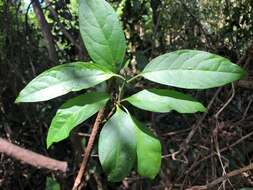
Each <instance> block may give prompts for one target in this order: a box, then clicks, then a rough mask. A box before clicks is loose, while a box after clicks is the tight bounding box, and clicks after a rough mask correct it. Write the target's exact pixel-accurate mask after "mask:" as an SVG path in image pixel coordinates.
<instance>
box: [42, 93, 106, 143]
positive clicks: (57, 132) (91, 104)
mask: <svg viewBox="0 0 253 190" xmlns="http://www.w3.org/2000/svg"><path fill="white" fill-rule="evenodd" d="M108 99H109V97H108V95H107V94H105V93H98V92H94V93H87V94H84V95H80V96H78V97H75V98H73V99H70V100H68V101H67V102H66V103H65V104H63V105H62V106H61V107H60V108H59V109H58V111H57V113H56V115H55V117H54V118H53V120H52V123H51V125H50V128H49V131H48V134H47V147H50V146H51V145H52V144H53V143H55V142H59V141H61V140H63V139H65V138H67V137H68V136H69V134H70V132H71V130H72V129H73V128H74V127H76V126H77V125H79V124H81V123H82V122H84V121H85V120H86V119H88V118H89V117H91V116H92V115H94V114H95V113H96V112H97V111H98V110H100V109H101V108H102V107H104V106H105V104H106V102H107V101H108Z"/></svg>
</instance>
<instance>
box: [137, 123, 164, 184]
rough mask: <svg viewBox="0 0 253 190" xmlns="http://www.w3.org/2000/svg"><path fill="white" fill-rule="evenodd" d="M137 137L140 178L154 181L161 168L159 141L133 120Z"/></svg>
mask: <svg viewBox="0 0 253 190" xmlns="http://www.w3.org/2000/svg"><path fill="white" fill-rule="evenodd" d="M134 123H135V129H136V137H137V168H138V173H139V174H140V175H141V176H144V177H148V178H150V179H154V178H155V176H156V175H157V174H158V173H159V171H160V167H161V158H162V148H161V143H160V141H159V140H158V139H157V138H156V137H154V135H153V134H152V133H151V132H150V131H149V130H148V128H146V127H144V126H143V125H142V123H140V122H139V121H137V120H136V119H134Z"/></svg>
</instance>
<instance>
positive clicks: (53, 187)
mask: <svg viewBox="0 0 253 190" xmlns="http://www.w3.org/2000/svg"><path fill="white" fill-rule="evenodd" d="M60 189H61V187H60V184H59V183H58V182H57V181H55V180H54V179H53V178H51V177H47V182H46V190H60Z"/></svg>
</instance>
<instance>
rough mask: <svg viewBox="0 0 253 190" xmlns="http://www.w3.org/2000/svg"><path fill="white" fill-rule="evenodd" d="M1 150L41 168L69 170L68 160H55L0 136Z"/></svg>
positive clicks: (64, 171) (63, 171)
mask: <svg viewBox="0 0 253 190" xmlns="http://www.w3.org/2000/svg"><path fill="white" fill-rule="evenodd" d="M0 152H1V153H4V154H6V155H8V156H10V157H13V158H15V159H17V160H20V161H21V162H23V163H26V164H29V165H32V166H34V167H36V168H39V169H40V168H46V169H48V170H52V171H58V172H62V173H65V174H66V173H67V172H68V163H67V162H64V161H59V160H55V159H52V158H49V157H46V156H43V155H41V154H38V153H35V152H32V151H30V150H27V149H24V148H21V147H19V146H17V145H14V144H12V143H10V142H8V141H7V140H4V139H3V138H0Z"/></svg>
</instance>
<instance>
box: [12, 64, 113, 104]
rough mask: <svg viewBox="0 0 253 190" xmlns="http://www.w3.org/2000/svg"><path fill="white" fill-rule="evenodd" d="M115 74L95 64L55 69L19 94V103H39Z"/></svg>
mask: <svg viewBox="0 0 253 190" xmlns="http://www.w3.org/2000/svg"><path fill="white" fill-rule="evenodd" d="M112 76H115V74H114V73H112V72H111V71H109V70H108V69H106V68H104V67H102V66H101V65H98V64H95V63H84V62H76V63H69V64H63V65H59V66H56V67H53V68H51V69H49V70H47V71H45V72H43V73H42V74H40V75H39V76H37V77H36V78H35V79H33V80H32V81H31V82H30V83H29V84H28V85H27V86H26V87H25V88H24V89H23V90H22V91H21V92H20V94H19V96H18V97H17V99H16V103H17V102H39V101H45V100H50V99H52V98H55V97H58V96H61V95H64V94H67V93H68V92H71V91H79V90H82V89H86V88H90V87H92V86H95V85H97V84H99V83H101V82H103V81H105V80H107V79H109V78H111V77H112Z"/></svg>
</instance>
